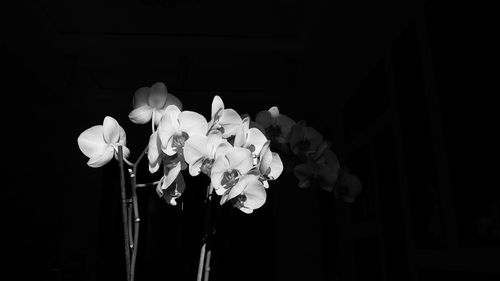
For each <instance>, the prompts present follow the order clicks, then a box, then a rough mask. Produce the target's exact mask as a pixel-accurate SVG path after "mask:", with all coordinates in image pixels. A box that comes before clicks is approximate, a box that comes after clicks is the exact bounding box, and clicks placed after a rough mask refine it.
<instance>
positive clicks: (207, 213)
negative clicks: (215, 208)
mask: <svg viewBox="0 0 500 281" xmlns="http://www.w3.org/2000/svg"><path fill="white" fill-rule="evenodd" d="M212 192H213V186H212V184H209V185H208V186H207V195H206V197H205V228H204V233H203V245H202V246H201V251H200V263H199V265H198V278H197V281H201V278H202V275H203V263H204V261H205V254H206V253H205V252H206V247H207V241H208V236H209V235H210V209H211V205H212V204H211V203H212ZM207 260H208V261H209V260H210V259H207ZM205 268H206V266H205Z"/></svg>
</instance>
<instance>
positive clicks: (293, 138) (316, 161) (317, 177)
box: [256, 107, 362, 203]
mask: <svg viewBox="0 0 500 281" xmlns="http://www.w3.org/2000/svg"><path fill="white" fill-rule="evenodd" d="M256 126H257V127H259V128H260V129H261V130H262V132H264V133H265V135H266V136H267V137H268V138H269V139H270V140H271V141H272V144H273V148H275V149H276V150H277V151H280V153H281V154H282V155H283V157H284V159H285V166H286V167H288V168H289V170H292V171H293V173H294V175H295V176H296V178H297V179H298V186H299V187H301V188H309V187H312V186H319V187H320V188H322V189H324V190H326V191H328V192H333V193H334V195H335V197H337V198H340V199H342V200H343V201H345V202H348V203H352V202H354V200H355V198H356V197H357V196H358V195H359V193H360V192H361V189H362V185H361V181H360V180H359V179H358V178H357V177H356V176H355V175H353V174H351V173H349V170H348V169H347V168H344V167H341V165H340V163H339V160H338V158H337V156H336V154H335V153H334V152H333V151H332V149H331V142H330V141H328V140H325V139H324V137H323V136H322V135H321V134H320V133H319V132H318V131H317V130H316V129H314V128H312V127H310V126H308V125H307V123H306V122H305V121H299V122H295V121H294V120H292V119H291V118H290V117H288V116H287V115H284V114H281V113H280V112H279V110H278V108H277V107H271V108H270V109H269V110H267V111H260V112H259V113H258V114H257V116H256ZM287 162H288V163H292V165H291V167H290V165H288V166H287V165H286V164H287Z"/></svg>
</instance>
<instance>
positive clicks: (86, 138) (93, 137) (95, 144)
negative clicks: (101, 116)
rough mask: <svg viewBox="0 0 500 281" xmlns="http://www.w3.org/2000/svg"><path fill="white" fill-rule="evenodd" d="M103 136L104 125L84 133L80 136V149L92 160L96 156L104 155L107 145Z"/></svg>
mask: <svg viewBox="0 0 500 281" xmlns="http://www.w3.org/2000/svg"><path fill="white" fill-rule="evenodd" d="M102 134H103V127H102V125H96V126H93V127H91V128H89V129H87V130H85V131H83V133H81V134H80V136H78V140H77V141H78V147H79V148H80V150H81V151H82V153H83V154H84V155H85V156H87V157H89V158H92V157H93V156H95V155H101V154H103V152H104V150H105V149H106V146H107V145H106V143H105V142H104V137H103V135H102Z"/></svg>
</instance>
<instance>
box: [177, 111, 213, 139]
mask: <svg viewBox="0 0 500 281" xmlns="http://www.w3.org/2000/svg"><path fill="white" fill-rule="evenodd" d="M179 130H181V131H183V132H186V133H187V134H188V135H189V136H190V137H191V136H195V135H203V136H204V135H206V133H207V130H208V124H207V120H206V119H205V117H203V115H201V114H199V113H196V112H194V111H183V112H181V113H180V114H179Z"/></svg>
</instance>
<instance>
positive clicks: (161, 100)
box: [128, 82, 182, 125]
mask: <svg viewBox="0 0 500 281" xmlns="http://www.w3.org/2000/svg"><path fill="white" fill-rule="evenodd" d="M169 105H175V106H177V107H178V108H179V109H180V110H182V103H181V101H180V100H179V99H178V98H177V97H176V96H174V95H173V94H171V93H169V92H168V91H167V86H165V84H164V83H162V82H157V83H155V84H153V86H151V88H150V87H142V88H139V89H138V90H137V91H135V93H134V100H133V106H134V110H132V111H131V112H130V113H129V115H128V117H129V119H130V120H131V121H132V122H134V123H136V124H145V123H147V122H149V121H150V120H151V119H154V124H155V125H158V124H159V123H160V120H161V117H162V116H163V114H164V111H165V108H166V107H167V106H169Z"/></svg>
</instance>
